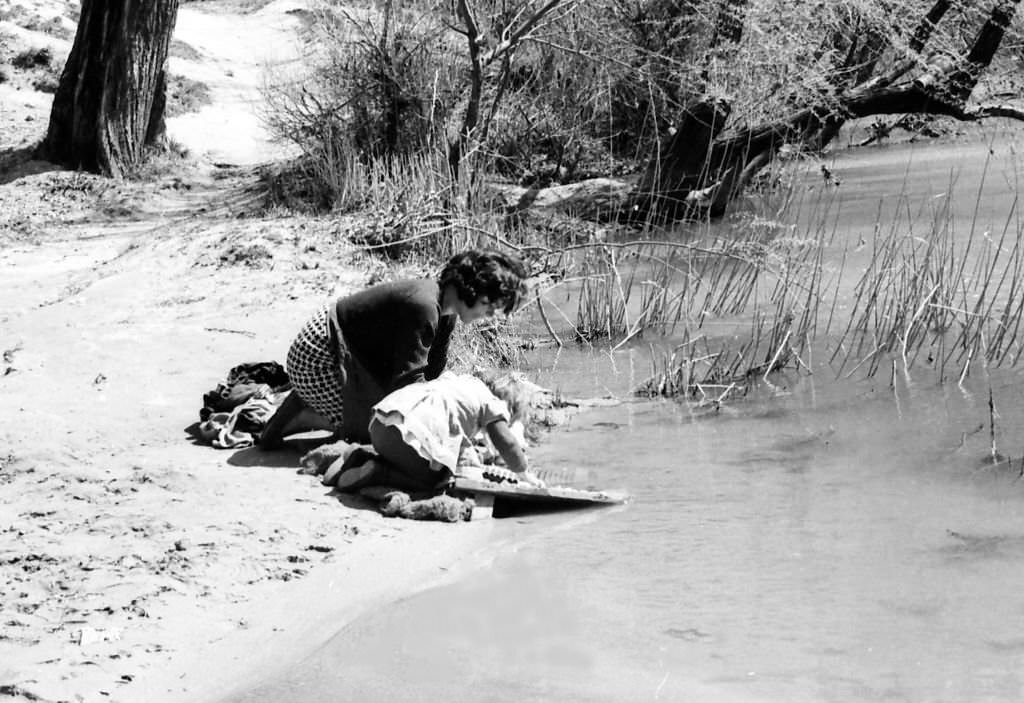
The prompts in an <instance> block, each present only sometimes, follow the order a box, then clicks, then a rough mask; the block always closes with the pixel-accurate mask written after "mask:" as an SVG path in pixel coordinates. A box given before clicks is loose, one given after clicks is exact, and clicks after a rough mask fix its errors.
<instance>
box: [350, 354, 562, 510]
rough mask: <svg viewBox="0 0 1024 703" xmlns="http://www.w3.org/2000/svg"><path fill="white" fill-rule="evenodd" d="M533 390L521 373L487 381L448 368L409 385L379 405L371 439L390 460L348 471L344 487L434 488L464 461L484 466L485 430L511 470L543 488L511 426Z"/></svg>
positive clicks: (375, 411)
mask: <svg viewBox="0 0 1024 703" xmlns="http://www.w3.org/2000/svg"><path fill="white" fill-rule="evenodd" d="M529 393H530V391H529V389H528V388H527V386H526V384H524V383H522V382H521V381H519V380H518V379H517V378H516V377H515V376H511V375H507V376H502V377H499V378H494V379H492V378H488V379H486V380H481V379H480V378H477V377H476V376H471V375H468V374H453V373H448V372H446V373H444V374H442V375H441V376H439V377H438V378H436V379H434V380H432V381H423V382H419V383H410V384H409V385H407V386H403V387H402V388H399V389H398V390H396V391H393V392H392V393H390V394H389V395H387V396H386V397H385V398H384V399H382V400H381V401H380V402H378V403H377V404H376V405H375V406H374V407H373V412H372V415H371V420H370V428H369V429H370V441H371V443H372V444H373V449H374V451H375V452H376V453H377V454H378V455H379V456H380V457H381V459H383V460H384V461H383V462H378V461H371V462H368V463H367V464H364V465H363V466H355V467H352V468H350V469H347V470H346V471H344V472H343V473H342V474H341V475H340V476H339V477H338V479H337V487H338V488H339V489H341V490H349V491H351V490H356V489H357V488H361V487H363V486H367V485H372V484H386V485H389V486H393V487H395V488H400V489H403V490H411V491H420V490H430V489H433V488H435V487H437V486H438V485H442V484H444V483H445V482H446V481H448V480H449V479H451V477H452V475H453V474H455V473H456V471H457V469H458V467H459V466H460V464H462V465H465V464H475V463H479V460H478V459H477V458H476V455H475V449H474V441H473V440H474V437H475V436H477V435H478V434H479V433H481V432H486V434H487V436H488V437H489V438H490V440H491V443H492V444H493V445H494V448H495V450H497V452H498V454H499V456H500V457H501V458H502V460H503V461H504V463H505V466H506V468H507V469H509V470H510V471H512V472H513V473H515V474H516V478H518V479H519V480H521V481H523V482H524V483H527V484H530V485H535V486H543V485H544V482H543V481H541V480H540V479H539V478H537V477H536V476H535V475H534V474H533V473H532V472H530V471H529V467H528V464H527V460H526V454H525V453H524V448H523V445H522V444H521V440H519V439H518V438H517V437H516V434H515V433H514V432H513V431H512V428H511V425H512V424H513V423H514V422H516V421H520V420H522V419H523V416H524V415H525V414H526V411H527V409H528V407H529V400H530V398H529Z"/></svg>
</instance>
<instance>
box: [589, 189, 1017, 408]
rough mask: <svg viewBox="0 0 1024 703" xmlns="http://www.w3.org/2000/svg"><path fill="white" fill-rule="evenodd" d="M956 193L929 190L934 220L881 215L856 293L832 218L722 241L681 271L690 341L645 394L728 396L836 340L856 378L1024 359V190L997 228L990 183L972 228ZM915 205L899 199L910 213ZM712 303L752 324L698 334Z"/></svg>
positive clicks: (661, 367) (959, 371) (958, 372)
mask: <svg viewBox="0 0 1024 703" xmlns="http://www.w3.org/2000/svg"><path fill="white" fill-rule="evenodd" d="M950 200H951V199H950V198H948V197H947V198H944V199H941V200H939V201H932V202H933V203H934V202H939V203H940V205H939V206H938V207H935V208H933V210H932V211H931V212H930V213H929V219H928V221H927V222H926V226H925V227H922V226H921V225H920V223H916V222H904V221H902V220H901V219H900V218H896V219H894V221H892V222H890V223H888V224H887V225H886V226H883V223H882V222H881V221H880V220H879V221H876V223H875V225H874V227H873V235H872V236H871V238H870V240H869V241H862V242H861V245H862V246H863V247H865V248H866V250H867V251H869V252H870V256H869V259H868V262H867V264H866V266H865V268H864V270H863V272H862V273H861V274H860V276H859V278H858V279H857V281H856V283H855V285H854V286H853V289H852V293H851V294H850V299H848V300H847V299H843V300H841V299H840V291H841V290H843V289H844V288H843V286H842V278H843V274H844V270H843V266H844V264H845V261H846V258H847V255H848V254H849V249H848V248H847V250H845V251H844V252H843V253H842V255H841V259H842V260H841V261H838V262H835V261H826V259H825V251H826V247H827V246H830V245H833V244H834V233H830V232H829V230H828V228H827V227H825V226H824V225H823V224H818V225H816V226H815V227H813V228H812V230H813V231H812V232H810V233H809V234H808V235H805V236H792V235H787V236H776V237H775V238H774V239H772V240H771V241H770V242H769V243H768V244H763V240H762V241H761V242H760V243H759V240H756V238H754V237H751V238H750V239H748V240H745V241H743V240H741V241H737V242H734V243H733V244H732V245H731V246H723V247H719V249H718V252H717V256H710V255H709V256H706V257H705V265H703V266H702V267H698V268H697V272H698V273H697V274H695V273H694V268H693V267H692V265H691V266H690V267H689V268H686V269H685V274H684V275H678V276H677V277H676V278H675V279H674V280H673V282H672V283H673V291H674V293H675V294H677V295H683V296H685V298H686V299H687V301H688V304H687V305H685V306H680V308H679V309H680V310H681V311H682V314H681V315H677V319H676V324H682V325H683V339H682V342H681V343H679V344H678V345H676V346H675V347H674V348H673V349H672V350H671V351H670V352H667V353H665V354H664V355H663V357H662V358H661V359H655V360H654V362H653V363H654V366H655V369H654V373H653V374H652V376H651V377H650V378H649V379H648V380H647V381H646V382H644V383H643V384H641V386H640V387H639V388H638V389H637V392H638V393H640V394H642V395H663V396H673V397H679V396H681V397H687V398H692V399H697V400H698V401H700V402H716V403H717V402H721V401H722V400H724V399H726V398H730V397H735V396H736V395H737V394H742V393H745V392H746V390H747V389H748V388H749V384H750V383H751V382H752V381H755V380H757V379H761V380H764V381H767V380H768V378H769V374H771V373H772V372H774V371H777V370H780V369H782V368H784V367H786V366H796V367H798V368H801V369H807V364H805V363H804V361H803V359H802V355H803V350H805V349H810V348H811V347H812V346H814V347H821V346H824V347H825V349H826V350H827V351H830V355H829V358H828V361H829V364H830V365H831V367H832V368H833V369H835V371H836V373H837V375H839V376H843V377H845V378H849V377H852V376H854V375H855V374H861V375H862V376H864V377H871V376H873V375H875V374H876V373H877V372H878V371H879V370H880V369H885V370H891V372H892V373H895V372H896V369H897V367H898V366H902V369H903V373H904V375H905V376H906V377H907V378H908V379H909V377H910V374H911V369H912V368H914V367H915V365H921V364H924V365H925V367H926V368H928V369H930V370H931V372H932V373H934V374H935V375H936V376H937V378H938V380H939V382H943V381H945V380H947V379H949V378H955V379H956V380H957V382H958V383H959V382H962V381H963V380H964V378H965V377H966V376H967V375H968V374H969V373H970V372H971V369H972V368H973V367H974V366H976V365H977V364H981V365H982V366H983V367H984V368H985V369H986V370H987V369H988V368H989V366H990V365H1000V364H1010V365H1014V364H1016V363H1017V361H1018V360H1019V358H1020V356H1021V353H1022V345H1021V342H1020V334H1021V331H1022V318H1024V278H1022V276H1024V243H1022V236H1024V223H1022V222H1021V218H1020V214H1019V211H1018V199H1017V196H1016V195H1015V196H1014V197H1013V199H1012V202H1011V203H1010V206H1009V209H1008V212H1007V214H1006V216H1005V219H1004V220H1003V223H1002V226H1001V228H1000V229H999V230H998V231H978V230H979V228H978V226H977V219H978V210H979V209H980V195H979V198H978V200H977V201H976V204H975V212H974V216H973V218H972V220H971V221H970V225H969V230H968V231H967V232H958V231H957V227H956V224H957V222H958V220H957V218H956V217H955V216H954V213H952V212H951V211H950V205H949V202H950ZM812 205H813V206H814V207H816V208H820V213H819V215H820V216H819V217H818V218H817V220H816V221H817V222H818V223H825V222H827V221H828V220H829V219H830V218H831V215H830V214H829V212H830V210H829V206H828V205H827V204H823V203H822V202H817V203H812ZM905 205H906V203H904V207H902V208H898V209H897V211H899V212H903V211H907V210H908V209H909V208H907V207H905ZM761 244H763V248H760V249H759V248H758V247H759V246H761ZM727 254H728V255H729V256H727ZM740 262H741V263H740ZM676 268H677V269H681V268H683V267H676ZM615 275H616V277H617V280H619V281H621V280H624V278H625V277H624V276H623V275H622V274H621V272H617V273H616V274H615ZM772 278H774V283H773V284H772V283H770V279H772ZM691 283H693V284H694V285H691ZM769 289H770V293H768V295H767V297H765V295H764V294H765V292H766V291H767V290H769ZM608 298H609V296H608V294H607V293H605V297H604V298H602V299H600V301H601V302H604V301H606V300H607V299H608ZM840 311H843V312H842V315H843V317H842V318H840V316H839V315H840V314H841V313H840ZM710 314H716V315H720V314H732V315H741V314H743V315H747V316H749V317H748V318H747V319H748V320H749V326H748V327H747V328H746V329H745V330H744V331H743V332H742V333H734V334H731V335H722V334H720V335H718V336H717V337H713V336H710V335H706V334H701V333H700V329H701V326H702V325H703V319H704V316H705V315H710Z"/></svg>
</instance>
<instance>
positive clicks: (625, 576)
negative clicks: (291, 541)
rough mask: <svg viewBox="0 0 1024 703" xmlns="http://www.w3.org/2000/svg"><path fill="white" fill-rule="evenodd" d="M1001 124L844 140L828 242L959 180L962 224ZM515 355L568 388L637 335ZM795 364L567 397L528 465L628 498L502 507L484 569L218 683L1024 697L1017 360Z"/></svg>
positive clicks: (716, 695)
mask: <svg viewBox="0 0 1024 703" xmlns="http://www.w3.org/2000/svg"><path fill="white" fill-rule="evenodd" d="M1012 145H1013V143H1012V141H1011V140H1009V139H1007V138H1003V141H1000V142H999V143H998V144H996V145H995V147H994V150H995V151H996V152H997V156H998V158H997V159H995V157H992V155H989V154H988V150H989V148H990V147H991V146H992V145H991V144H987V143H986V142H984V141H983V140H979V141H976V142H972V143H971V144H968V145H960V146H956V147H942V146H939V147H936V146H931V147H928V148H926V149H922V148H921V147H910V146H904V147H887V148H875V149H867V150H861V151H858V152H849V153H843V154H842V155H840V156H838V157H837V158H836V160H835V162H834V163H833V164H831V166H832V167H833V170H834V172H835V173H836V174H837V175H839V176H840V178H842V180H843V184H842V185H841V186H840V188H839V190H840V191H841V193H840V194H837V195H836V196H835V197H836V198H837V201H836V205H838V206H841V207H840V212H843V213H844V214H843V215H842V218H840V219H841V222H840V227H841V228H842V229H841V230H840V231H839V232H838V235H839V236H838V239H840V240H841V239H842V238H844V237H846V238H851V237H858V236H861V234H862V231H863V228H868V230H870V228H871V227H872V226H873V222H874V218H875V216H876V214H877V212H878V211H879V210H880V209H881V210H885V209H886V208H888V207H890V198H894V197H896V198H898V197H899V193H900V192H902V193H903V194H904V195H905V196H906V200H905V202H906V203H910V204H911V205H915V204H916V205H919V206H921V207H924V204H925V201H926V200H927V199H929V198H934V197H936V195H938V194H940V193H941V192H945V191H947V190H948V189H947V188H946V185H948V183H949V182H950V180H951V178H953V179H954V180H957V181H958V182H959V184H960V186H958V187H957V189H956V191H955V193H956V194H954V195H951V196H943V197H956V198H958V200H957V207H956V210H957V212H958V213H959V212H963V213H966V214H964V215H963V220H960V221H961V222H963V223H965V227H964V230H963V231H964V233H965V236H966V235H967V232H969V230H970V226H971V223H972V222H973V223H975V225H977V226H979V227H985V228H987V227H988V226H989V224H990V223H987V222H985V223H982V222H980V221H981V220H985V219H991V220H992V222H993V223H995V222H997V221H998V220H999V219H1000V218H1002V219H1005V217H1006V212H1007V209H1008V205H1009V202H1010V200H1011V199H1012V196H1011V195H1010V193H1011V192H1012V191H1011V190H1010V189H1009V187H1008V183H1010V181H1008V180H1007V178H1008V177H1007V176H1006V175H1005V174H1009V173H1013V172H1014V169H1016V168H1018V167H1019V166H1020V165H1021V164H1020V161H1019V157H1018V156H1016V155H1015V154H1014V153H1013V152H1012V149H1011V147H1012ZM986 159H988V160H989V165H988V166H987V167H986V164H985V162H986ZM993 159H995V160H998V161H999V164H998V165H993ZM1013 159H1017V163H1016V164H1015V165H1014V164H1012V160H1013ZM908 164H909V165H908ZM983 173H987V174H988V176H987V177H986V179H985V181H986V186H985V188H984V189H983V190H984V195H983V198H984V199H985V200H984V201H983V207H982V208H981V211H980V214H978V215H975V214H974V210H975V203H976V202H977V200H978V198H977V195H978V189H979V185H981V181H982V178H981V176H982V174H983ZM995 173H1000V174H1003V175H1001V176H1000V177H999V178H994V177H992V175H993V174H995ZM809 183H810V181H809ZM944 184H945V185H944ZM965 184H967V185H966V186H965ZM808 187H810V185H809V186H808ZM988 188H992V189H994V191H996V190H998V189H1001V190H998V192H991V194H990V192H989V190H988ZM989 198H991V200H989ZM847 206H849V207H848V208H847ZM1000 208H1001V212H1000V211H999V209H1000ZM958 217H959V215H958ZM819 358H824V355H820V357H819ZM533 364H534V366H535V369H534V372H535V374H536V376H537V377H538V378H539V379H540V380H541V382H543V383H547V384H548V385H554V386H558V387H560V388H562V389H563V390H564V391H565V392H566V393H567V394H570V395H580V396H594V395H603V394H605V393H613V394H618V395H626V393H627V392H628V390H629V389H630V388H631V387H633V386H635V385H636V383H637V382H639V381H640V380H642V378H643V377H644V376H645V375H646V373H647V371H648V369H649V368H650V362H649V359H648V358H647V352H645V351H644V349H643V348H642V347H640V346H638V347H635V348H632V349H623V350H620V351H618V352H616V353H615V354H611V355H609V354H607V353H604V352H597V351H594V352H591V351H586V350H570V351H563V352H562V353H561V354H559V355H554V354H550V353H546V354H539V355H538V356H537V357H536V358H535V359H534V360H533ZM813 367H814V369H813V370H814V372H815V373H814V374H813V375H807V374H802V375H791V376H787V377H781V378H777V379H775V380H774V383H773V385H772V386H770V387H769V386H762V387H760V388H759V389H758V390H757V391H756V392H755V393H753V394H752V395H751V396H750V397H748V398H746V399H745V400H743V401H741V402H737V403H734V404H732V405H730V406H728V407H726V408H724V409H722V410H721V411H720V412H718V413H714V414H707V413H702V412H699V411H696V410H695V409H693V408H692V407H688V406H687V405H685V404H680V403H676V402H673V401H635V402H626V403H623V404H622V405H619V406H616V407H611V408H602V409H599V410H590V411H587V412H585V413H583V414H582V415H580V416H578V417H576V418H575V419H574V420H573V422H572V424H571V425H570V426H569V427H568V428H567V429H566V430H565V431H562V430H560V431H559V432H558V433H557V434H556V435H555V436H553V437H552V439H551V440H550V441H548V442H546V443H545V444H544V445H542V446H541V447H540V448H538V449H537V450H535V452H534V460H535V461H536V462H537V463H538V464H543V465H545V466H548V467H553V468H560V467H569V468H573V467H575V468H580V467H586V472H585V473H586V476H587V480H588V481H591V482H593V483H597V484H600V485H603V486H607V487H615V488H623V489H626V490H628V491H629V492H630V493H631V494H632V496H633V500H632V502H631V503H630V504H628V505H627V506H625V507H624V508H612V509H599V510H593V511H580V512H571V513H559V514H549V515H538V516H529V517H525V518H517V519H510V520H507V521H506V522H507V523H508V524H507V526H506V527H505V536H504V538H505V543H504V544H503V545H499V546H496V549H495V555H494V559H493V562H491V563H489V564H488V565H487V567H486V568H483V569H480V570H479V571H477V572H475V573H474V574H473V575H472V576H470V577H469V578H467V579H465V580H463V581H461V582H459V583H457V584H454V585H450V586H446V587H443V588H439V589H436V590H433V591H429V592H425V593H421V594H419V595H415V596H413V597H411V598H409V599H407V600H405V601H402V602H400V603H397V604H395V605H394V606H392V607H390V608H388V609H386V610H385V611H383V612H377V613H373V614H371V615H368V616H365V617H364V618H362V619H360V620H358V621H357V622H355V623H353V624H352V625H351V626H349V627H347V628H345V629H344V630H342V631H341V632H339V634H338V635H337V637H335V638H334V639H333V640H332V641H331V642H330V643H329V644H328V645H326V646H325V647H324V648H323V649H322V650H320V651H318V652H316V653H314V654H313V656H311V657H310V658H309V659H308V660H306V661H305V662H304V663H303V664H301V665H300V666H298V667H297V668H296V669H294V670H292V671H290V672H288V673H286V674H284V675H283V676H280V677H277V678H275V679H273V680H272V681H270V682H265V683H263V684H261V685H259V686H258V687H256V688H254V689H253V690H252V691H250V692H248V693H247V694H245V695H242V696H240V697H238V698H237V699H235V700H245V701H277V700H289V701H321V700H352V701H368V702H374V701H414V700H415V701H419V700H445V701H510V702H511V701H517V702H522V701H559V702H562V701H580V702H583V701H587V702H590V701H609V702H610V701H648V700H650V701H773V702H779V703H800V702H804V701H806V702H808V703H811V702H815V703H817V702H822V701H825V702H829V701H836V702H845V701H883V700H884V701H913V702H915V703H916V702H921V703H924V702H928V703H934V702H948V703H962V702H963V701H972V702H975V701H992V702H996V701H1000V702H1001V701H1006V702H1007V703H1009V702H1011V701H1014V702H1016V701H1020V700H1024V588H1021V584H1022V583H1024V478H1021V477H1020V475H1021V473H1022V470H1024V464H1022V456H1024V439H1021V436H1022V435H1021V432H1020V428H1021V427H1024V383H1022V380H1024V379H1022V377H1021V372H1020V371H1019V370H1014V369H996V370H993V371H992V373H991V375H990V377H989V378H984V376H983V374H975V375H972V376H970V377H968V378H967V379H965V381H964V383H963V384H962V385H957V384H955V383H949V382H947V383H945V384H938V383H937V382H935V380H934V379H932V378H929V377H928V376H927V374H924V373H922V374H920V375H918V376H914V375H911V377H910V379H909V380H908V379H907V378H904V377H902V376H897V378H895V379H891V378H890V377H889V376H888V375H886V374H882V375H880V376H877V377H875V378H873V379H852V378H851V379H843V380H836V377H835V374H834V373H832V372H830V370H829V368H828V367H827V366H826V365H825V364H824V363H821V362H818V363H816V364H813ZM881 376H884V378H883V377H881ZM990 389H991V398H992V404H993V408H994V409H995V415H994V417H995V426H994V428H993V425H992V423H991V420H992V417H993V416H992V415H991V414H990V411H989V398H990V394H989V391H990ZM993 442H994V443H995V447H996V449H997V451H998V452H1000V453H1001V454H1003V455H1009V456H1010V457H1011V461H1002V462H1001V463H1000V462H995V463H993V460H992V453H993ZM581 475H582V473H581Z"/></svg>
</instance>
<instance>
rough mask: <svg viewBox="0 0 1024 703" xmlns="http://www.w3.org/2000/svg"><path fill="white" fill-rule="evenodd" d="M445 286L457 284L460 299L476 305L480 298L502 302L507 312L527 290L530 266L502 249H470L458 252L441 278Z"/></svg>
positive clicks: (442, 285) (445, 267)
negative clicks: (527, 271) (502, 251)
mask: <svg viewBox="0 0 1024 703" xmlns="http://www.w3.org/2000/svg"><path fill="white" fill-rule="evenodd" d="M438 285H439V286H440V287H441V290H444V289H445V286H449V285H450V286H452V287H454V288H455V292H456V294H457V295H458V296H459V300H461V301H462V302H464V303H465V304H466V305H469V306H473V305H476V302H477V301H478V300H480V298H487V300H488V301H490V302H492V303H497V304H500V305H501V306H502V310H503V311H504V313H505V314H506V315H508V314H509V313H510V312H512V311H513V310H515V308H516V305H518V304H519V301H520V299H521V298H522V297H523V296H524V295H525V293H526V266H524V265H523V262H522V261H520V260H519V259H518V258H517V257H515V256H512V255H511V254H503V253H501V252H498V251H481V250H478V249H470V250H468V251H464V252H462V253H461V254H456V255H455V256H453V257H452V258H451V259H449V260H448V263H447V264H445V266H444V269H442V270H441V276H440V278H439V279H438Z"/></svg>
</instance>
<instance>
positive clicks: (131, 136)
mask: <svg viewBox="0 0 1024 703" xmlns="http://www.w3.org/2000/svg"><path fill="white" fill-rule="evenodd" d="M178 3H179V0H82V7H81V15H80V19H79V22H78V31H77V34H76V35H75V42H74V45H73V46H72V49H71V54H70V55H69V56H68V61H67V64H65V66H64V72H63V73H62V74H61V78H60V84H59V86H58V88H57V92H56V94H55V95H54V99H53V107H52V109H51V112H50V124H49V127H48V129H47V133H46V137H45V138H44V139H43V142H42V143H41V144H40V145H39V148H38V150H37V155H38V156H39V157H40V158H42V159H46V160H49V161H53V162H55V163H60V164H62V165H65V166H68V167H70V168H75V169H82V170H85V171H91V172H94V173H102V174H106V175H109V176H115V177H120V176H123V175H124V174H125V173H126V172H127V171H129V170H130V169H131V168H133V167H135V166H137V165H138V164H140V163H141V162H142V160H143V156H144V150H145V147H146V146H147V145H150V144H154V143H156V142H157V141H158V140H159V139H160V138H161V137H162V136H163V125H164V121H163V112H164V105H165V102H166V77H165V75H164V64H165V62H166V60H167V51H168V47H169V46H170V40H171V34H172V32H173V31H174V22H175V19H176V17H177V12H178Z"/></svg>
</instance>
